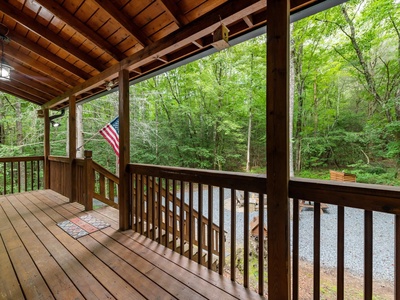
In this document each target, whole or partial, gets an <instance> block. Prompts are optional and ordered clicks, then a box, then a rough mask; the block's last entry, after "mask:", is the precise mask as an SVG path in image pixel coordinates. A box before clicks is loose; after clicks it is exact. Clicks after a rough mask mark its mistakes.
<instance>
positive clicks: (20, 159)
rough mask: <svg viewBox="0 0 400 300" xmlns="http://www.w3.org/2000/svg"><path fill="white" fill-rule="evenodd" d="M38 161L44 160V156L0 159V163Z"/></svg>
mask: <svg viewBox="0 0 400 300" xmlns="http://www.w3.org/2000/svg"><path fill="white" fill-rule="evenodd" d="M38 160H44V156H21V157H0V162H18V161H38Z"/></svg>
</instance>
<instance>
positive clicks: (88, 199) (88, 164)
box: [83, 150, 94, 210]
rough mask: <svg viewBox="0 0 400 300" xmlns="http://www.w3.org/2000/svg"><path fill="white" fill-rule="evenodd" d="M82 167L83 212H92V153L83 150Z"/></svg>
mask: <svg viewBox="0 0 400 300" xmlns="http://www.w3.org/2000/svg"><path fill="white" fill-rule="evenodd" d="M84 156H85V159H84V165H83V188H84V190H85V194H84V202H85V203H84V205H85V210H93V193H94V172H93V165H92V162H93V160H92V151H89V150H85V153H84Z"/></svg>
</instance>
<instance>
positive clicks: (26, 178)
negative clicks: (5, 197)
mask: <svg viewBox="0 0 400 300" xmlns="http://www.w3.org/2000/svg"><path fill="white" fill-rule="evenodd" d="M27 163H28V162H27V161H26V160H25V161H24V175H25V180H24V184H25V190H24V191H25V192H26V191H27V190H28V165H27ZM31 163H32V161H31Z"/></svg>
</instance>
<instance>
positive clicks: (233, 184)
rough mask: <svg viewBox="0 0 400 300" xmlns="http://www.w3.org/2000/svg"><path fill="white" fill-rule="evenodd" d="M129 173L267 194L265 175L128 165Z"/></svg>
mask: <svg viewBox="0 0 400 300" xmlns="http://www.w3.org/2000/svg"><path fill="white" fill-rule="evenodd" d="M129 172H130V173H137V174H142V175H150V176H157V177H160V178H170V179H176V180H182V181H187V182H196V183H201V184H209V185H213V186H220V187H224V188H232V189H236V190H247V191H251V192H255V193H263V194H266V192H267V184H266V174H249V173H238V172H225V171H214V170H202V169H189V168H178V167H166V166H154V165H146V164H130V165H129Z"/></svg>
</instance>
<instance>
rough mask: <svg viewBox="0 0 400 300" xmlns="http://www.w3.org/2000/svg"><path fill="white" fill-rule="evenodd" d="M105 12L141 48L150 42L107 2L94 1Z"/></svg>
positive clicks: (106, 0) (131, 22)
mask: <svg viewBox="0 0 400 300" xmlns="http://www.w3.org/2000/svg"><path fill="white" fill-rule="evenodd" d="M94 1H96V3H97V4H98V5H99V6H100V8H102V9H103V10H104V11H105V12H107V13H108V14H109V15H110V16H111V17H112V18H113V19H114V20H115V21H116V22H118V23H119V24H120V25H121V26H122V27H123V28H125V29H126V30H127V31H128V32H129V33H130V34H131V35H132V36H133V37H134V38H135V39H136V40H137V41H138V42H139V44H141V45H142V46H143V47H145V46H147V45H149V44H150V43H151V42H152V41H151V40H150V39H149V38H148V37H147V36H146V35H145V34H144V33H143V31H142V30H141V29H140V28H139V27H138V26H136V25H135V23H133V21H132V20H130V19H129V18H128V17H126V16H125V15H124V14H122V13H121V12H120V11H119V9H118V8H117V7H116V6H115V5H114V4H113V3H112V2H111V1H109V0H94Z"/></svg>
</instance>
